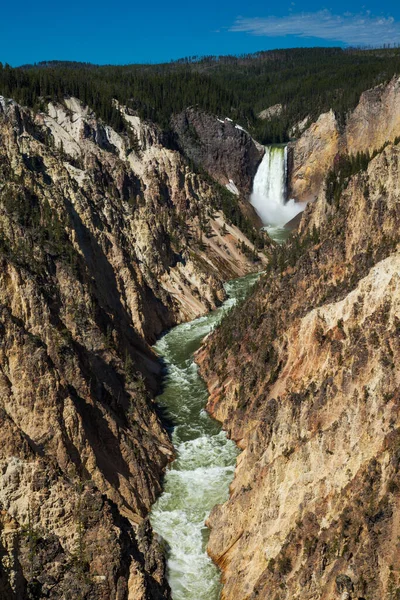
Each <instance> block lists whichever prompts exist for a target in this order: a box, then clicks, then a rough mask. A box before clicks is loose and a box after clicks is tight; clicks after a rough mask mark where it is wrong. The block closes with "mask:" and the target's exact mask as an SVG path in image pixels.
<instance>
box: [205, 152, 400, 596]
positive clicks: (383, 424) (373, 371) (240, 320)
mask: <svg viewBox="0 0 400 600" xmlns="http://www.w3.org/2000/svg"><path fill="white" fill-rule="evenodd" d="M399 159H400V147H399V146H392V145H390V146H388V147H387V148H386V149H385V150H384V151H383V152H382V153H380V154H379V155H378V156H377V157H376V158H375V159H373V160H372V161H371V162H370V164H369V167H368V171H367V172H366V173H361V174H359V175H357V176H356V177H354V178H353V179H352V181H351V182H350V184H349V186H348V187H347V189H346V190H345V191H344V193H343V194H342V197H341V198H340V202H339V204H338V205H337V206H331V205H329V204H327V203H326V201H325V199H324V197H323V195H322V194H321V195H320V197H319V198H318V200H317V202H316V203H315V204H313V205H310V206H309V207H308V209H307V216H306V219H305V224H303V233H302V235H303V236H306V234H307V232H310V231H311V230H312V231H314V234H313V236H314V237H313V238H312V239H311V238H308V242H307V244H308V245H307V247H304V250H303V252H302V253H300V255H299V258H298V260H297V263H296V264H295V266H293V267H289V268H285V267H282V265H283V263H282V262H281V260H280V259H279V260H278V265H280V266H278V267H277V268H272V271H271V273H270V274H268V275H266V276H264V277H262V278H261V280H260V283H259V284H258V286H257V288H256V291H255V293H254V294H253V295H252V296H251V297H250V298H249V299H248V300H247V302H246V304H245V305H244V306H243V307H241V308H240V310H239V309H238V310H236V312H235V313H233V315H232V316H231V317H230V319H229V321H228V320H226V321H225V322H224V323H223V325H222V327H221V329H220V330H219V331H217V332H216V333H214V334H213V336H211V338H209V339H208V341H207V344H206V347H205V348H204V349H203V350H202V351H201V352H200V354H199V355H198V361H199V363H200V366H201V371H202V373H203V375H204V376H205V378H206V380H207V382H208V386H209V390H210V398H209V403H208V410H209V411H210V412H211V413H212V414H213V415H214V416H215V417H216V418H218V419H219V420H220V421H221V422H222V423H223V425H224V428H225V429H226V430H227V431H228V432H229V434H230V436H231V437H232V438H233V439H235V440H236V441H237V442H238V444H239V445H240V447H241V448H242V449H243V452H242V453H241V454H240V456H239V458H238V463H237V468H236V472H235V479H234V482H233V484H232V486H231V495H230V499H229V500H228V502H226V503H225V504H223V505H221V506H218V507H216V508H215V509H214V511H213V512H212V513H211V516H210V519H209V525H210V527H211V537H210V541H209V546H208V548H209V552H210V554H211V556H212V557H213V558H214V560H215V561H216V562H217V563H218V564H219V565H220V566H221V568H222V569H223V579H224V590H223V594H222V597H223V598H224V600H233V599H234V598H235V599H236V598H240V599H241V600H247V599H252V600H253V599H254V600H255V599H256V598H270V597H271V598H280V599H282V600H283V599H287V600H289V599H293V598H298V599H299V600H300V599H301V600H311V599H314V598H321V599H326V600H328V599H329V600H332V599H334V598H337V599H338V600H339V599H342V598H350V599H351V598H353V599H357V598H386V597H390V595H391V594H393V593H394V592H393V590H396V589H397V588H398V587H399V585H400V581H399V575H398V574H399V568H400V563H399V556H400V555H399V547H398V544H399V538H398V522H399V516H400V476H399V439H400V419H399V417H400V415H399V402H400V398H399V384H400V371H399V369H398V363H399V358H400V343H399V342H400V336H399V326H400V277H399V273H400V248H399V241H400V239H399V233H398V232H399V225H400V177H399ZM314 214H315V215H317V217H316V218H315V219H314V218H313V215H314ZM314 225H315V226H318V230H316V229H314V228H313V226H314ZM315 238H318V239H315ZM303 240H305V237H303ZM293 249H294V248H292V250H293ZM281 270H282V273H280V271H281Z"/></svg>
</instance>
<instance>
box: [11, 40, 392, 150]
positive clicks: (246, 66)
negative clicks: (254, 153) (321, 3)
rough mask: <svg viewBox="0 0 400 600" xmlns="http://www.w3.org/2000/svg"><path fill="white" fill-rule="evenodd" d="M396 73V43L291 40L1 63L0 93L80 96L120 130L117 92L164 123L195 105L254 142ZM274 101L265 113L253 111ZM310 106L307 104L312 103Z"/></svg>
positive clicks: (342, 108) (281, 137)
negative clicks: (132, 61) (225, 52)
mask: <svg viewBox="0 0 400 600" xmlns="http://www.w3.org/2000/svg"><path fill="white" fill-rule="evenodd" d="M396 73H400V50H399V49H394V48H393V49H380V50H355V49H350V50H349V49H347V50H343V49H341V48H296V49H289V50H273V51H268V52H258V53H256V54H250V55H245V56H222V57H215V56H207V57H188V58H184V59H180V60H178V61H174V62H170V63H166V64H158V65H125V66H95V65H91V64H87V63H77V62H72V63H68V62H64V61H46V62H43V63H39V64H38V65H27V66H24V67H19V68H15V69H13V68H11V67H9V66H5V67H1V68H0V93H1V94H4V95H5V96H8V97H12V98H14V99H15V100H17V101H18V102H20V103H22V104H24V105H27V106H32V107H35V108H40V105H41V102H42V101H43V99H45V98H51V99H61V97H63V96H65V95H71V96H72V95H73V96H76V97H79V98H80V99H81V100H82V101H83V102H84V103H87V104H88V105H89V106H91V107H92V108H93V109H94V110H95V111H96V113H97V115H99V116H100V117H101V118H102V119H103V120H105V121H106V122H108V123H110V124H111V125H112V126H113V127H115V128H117V129H118V130H122V129H124V127H125V125H124V122H123V120H122V118H121V115H120V113H119V112H118V111H116V110H115V109H114V108H113V105H112V99H113V98H116V99H118V100H119V101H121V102H123V103H124V104H127V105H130V106H131V108H133V109H135V110H137V111H138V113H139V115H140V116H141V117H143V118H147V119H150V120H152V121H155V122H157V123H159V124H160V125H161V126H162V127H163V128H164V129H168V128H169V126H170V119H171V116H172V115H173V114H175V113H178V112H180V111H181V110H183V109H184V108H186V107H188V106H192V105H198V106H199V107H200V108H201V109H204V110H206V111H209V112H212V113H214V114H217V115H220V116H223V117H230V118H232V119H233V120H235V121H236V122H238V123H240V124H241V125H243V126H244V127H246V128H247V129H248V130H249V131H250V132H251V133H252V134H253V136H254V137H255V138H256V139H258V140H259V141H260V142H263V143H267V142H273V141H285V140H287V139H288V138H289V132H290V130H291V129H292V127H293V126H294V125H296V123H298V122H300V121H301V120H303V119H304V118H305V117H310V118H314V117H316V116H318V115H319V114H320V113H322V112H324V111H326V110H328V109H330V108H333V110H334V111H335V112H336V113H337V115H338V116H339V118H342V119H343V117H344V116H345V114H346V113H347V112H348V111H349V110H350V109H352V108H354V107H355V105H356V104H357V102H358V100H359V97H360V94H361V92H363V91H364V90H366V89H368V88H371V87H373V86H374V85H377V84H379V83H382V82H386V81H388V80H390V79H391V77H392V76H393V75H394V74H396ZM276 104H282V106H283V110H282V112H281V113H280V114H276V115H275V116H273V117H272V118H270V119H267V120H261V119H259V118H258V117H257V114H258V113H259V112H260V111H262V110H264V109H266V108H268V107H270V106H273V105H276ZM311 107H312V108H311Z"/></svg>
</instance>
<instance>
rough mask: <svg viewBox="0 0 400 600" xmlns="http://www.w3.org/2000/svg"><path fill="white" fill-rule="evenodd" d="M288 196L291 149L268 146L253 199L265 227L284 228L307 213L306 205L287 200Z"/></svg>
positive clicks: (254, 188) (258, 171)
mask: <svg viewBox="0 0 400 600" xmlns="http://www.w3.org/2000/svg"><path fill="white" fill-rule="evenodd" d="M286 195H287V146H266V147H265V154H264V156H263V159H262V161H261V163H260V166H259V167H258V169H257V173H256V176H255V177H254V182H253V192H252V194H251V196H250V203H251V204H252V205H253V206H254V208H255V209H256V211H257V214H258V215H259V217H260V219H261V221H262V222H263V225H267V226H270V227H271V226H272V227H282V226H283V225H286V223H288V222H289V221H290V220H291V219H293V218H294V217H295V216H296V215H298V214H299V213H300V212H301V211H302V210H304V207H305V204H302V203H300V202H295V200H288V201H286Z"/></svg>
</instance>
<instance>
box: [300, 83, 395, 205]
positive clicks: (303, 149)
mask: <svg viewBox="0 0 400 600" xmlns="http://www.w3.org/2000/svg"><path fill="white" fill-rule="evenodd" d="M398 136H400V79H399V78H398V77H395V78H394V79H393V80H392V81H391V82H390V83H389V84H381V85H378V86H377V87H375V88H373V89H371V90H368V91H366V92H364V93H363V94H362V95H361V98H360V101H359V103H358V105H357V107H356V108H355V110H354V111H353V112H351V113H350V114H349V115H348V116H347V119H346V122H345V123H339V122H338V120H337V118H336V116H335V114H334V112H333V111H330V112H329V113H325V114H322V115H320V117H319V119H318V120H317V121H316V123H313V124H312V125H311V126H310V127H309V128H308V129H307V130H306V131H305V132H304V133H303V135H302V136H301V137H300V138H299V139H298V140H297V141H296V142H293V143H291V144H290V145H289V195H290V197H293V198H296V200H299V201H308V200H314V199H315V198H316V197H317V196H318V194H319V193H320V191H321V190H322V188H323V184H324V179H325V175H326V172H327V170H328V169H329V168H332V167H333V164H334V160H335V157H336V156H337V154H338V153H342V154H345V153H347V154H349V155H353V156H355V155H356V154H357V152H369V153H370V154H371V153H372V152H373V151H375V150H379V149H380V148H382V146H383V145H384V144H385V143H387V142H391V141H392V142H393V141H394V140H395V139H396V138H397V137H398Z"/></svg>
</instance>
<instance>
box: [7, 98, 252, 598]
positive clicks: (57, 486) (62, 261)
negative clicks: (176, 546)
mask: <svg viewBox="0 0 400 600" xmlns="http://www.w3.org/2000/svg"><path fill="white" fill-rule="evenodd" d="M121 111H122V112H123V114H124V118H125V119H126V121H127V122H128V124H129V127H130V128H129V129H128V133H126V134H123V135H122V134H118V133H117V132H116V131H114V130H112V129H111V128H110V127H108V126H106V125H104V124H102V123H101V122H99V121H98V120H97V119H96V117H95V115H94V114H93V113H91V112H90V111H89V110H88V109H87V108H85V107H83V106H82V105H81V104H80V103H79V102H78V101H77V100H75V99H73V98H71V99H67V100H66V101H65V103H64V104H50V105H49V107H48V110H47V112H46V113H37V114H35V113H34V112H32V111H28V110H26V109H23V108H21V107H20V106H18V105H17V104H15V103H14V102H13V101H10V100H6V99H1V102H0V171H1V176H0V263H1V269H0V420H1V427H0V441H1V444H0V469H1V471H2V478H1V484H0V506H1V514H0V522H1V527H0V529H1V532H0V551H1V557H0V595H1V597H2V598H3V597H4V598H7V599H8V598H10V599H11V598H13V599H15V600H16V599H18V600H19V599H21V598H41V597H48V598H52V599H57V598H71V600H72V599H74V600H75V599H76V598H79V597H81V598H93V599H99V600H100V599H104V600H105V599H108V598H118V599H121V600H125V599H129V600H140V599H143V600H144V599H150V598H169V588H168V584H167V583H166V579H165V573H164V559H163V557H162V553H161V552H160V548H159V544H158V542H157V540H155V539H154V536H153V533H152V531H151V528H150V526H149V524H148V523H147V521H146V515H147V513H148V510H149V508H150V506H151V504H152V503H153V502H154V500H155V498H156V496H157V494H158V493H159V492H160V479H161V476H162V473H163V470H164V468H165V466H166V465H167V463H168V461H169V460H170V459H171V457H172V454H173V451H172V447H171V443H170V440H169V438H168V436H167V434H166V432H165V431H164V429H163V427H162V426H161V423H160V421H159V419H158V417H157V415H156V412H155V409H154V403H153V400H152V395H153V394H154V391H155V389H156V387H157V386H156V380H157V376H158V374H159V370H160V367H159V365H158V363H157V360H156V357H155V355H154V353H153V352H152V350H151V348H150V346H149V344H150V343H152V342H153V341H154V340H155V338H156V336H158V335H159V334H160V332H161V331H163V330H164V329H166V328H168V327H170V326H172V325H174V324H175V323H177V322H180V321H183V320H186V319H191V318H193V317H195V316H198V315H200V314H202V313H204V312H206V311H208V310H209V309H210V308H213V307H214V306H216V305H217V304H218V303H220V302H221V300H222V299H223V298H224V291H223V287H222V282H223V280H224V279H225V278H229V277H232V276H235V275H240V274H242V273H244V272H246V271H249V270H251V269H252V268H253V267H252V263H251V262H250V261H249V259H248V258H246V255H245V254H243V253H242V252H241V250H240V249H238V243H240V244H242V242H243V244H242V246H243V247H245V248H248V249H249V251H250V249H251V244H250V242H249V241H248V240H247V239H246V238H245V237H244V236H243V234H242V233H241V232H240V231H238V230H237V228H235V227H234V226H231V225H229V223H227V222H226V220H225V219H224V217H223V215H222V213H220V212H218V211H216V210H215V209H214V208H213V203H212V200H213V198H214V197H215V190H214V189H213V188H212V186H211V184H210V183H207V182H205V181H204V180H203V179H201V178H200V177H199V176H197V175H195V174H194V173H193V172H191V171H190V169H189V167H188V165H187V163H186V162H185V160H184V158H183V157H182V156H181V155H180V153H179V152H177V151H173V150H170V149H169V148H168V147H166V146H165V145H164V144H163V139H162V136H161V134H160V133H159V132H158V130H157V129H156V128H155V127H154V126H152V125H151V124H144V123H141V122H140V121H139V120H138V119H137V117H135V116H134V115H132V114H130V113H129V112H128V111H126V109H124V108H123V107H121ZM242 246H241V247H242Z"/></svg>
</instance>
